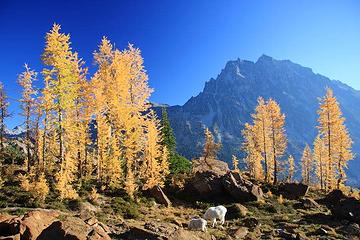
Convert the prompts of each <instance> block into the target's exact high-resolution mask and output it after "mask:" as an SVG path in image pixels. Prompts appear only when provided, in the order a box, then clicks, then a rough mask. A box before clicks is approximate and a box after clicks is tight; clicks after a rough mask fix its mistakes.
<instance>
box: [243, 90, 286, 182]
mask: <svg viewBox="0 0 360 240" xmlns="http://www.w3.org/2000/svg"><path fill="white" fill-rule="evenodd" d="M252 119H253V125H250V124H245V128H244V130H243V131H242V135H243V137H244V142H243V146H242V148H243V150H245V152H246V155H247V156H246V159H245V161H246V162H247V163H248V166H250V172H254V171H256V174H257V175H258V176H262V174H261V173H262V165H263V166H264V175H265V181H266V182H273V183H274V184H276V183H277V181H278V179H279V172H282V170H283V169H282V167H283V166H284V162H282V161H280V160H281V157H282V156H283V155H284V153H285V150H286V147H287V138H286V134H285V128H284V125H285V115H284V114H282V113H281V110H280V106H279V104H277V102H276V101H274V100H273V99H269V100H268V101H265V100H264V99H263V98H262V97H260V98H258V104H257V106H256V108H255V113H254V114H252ZM262 161H263V162H264V164H262ZM253 175H254V174H253Z"/></svg>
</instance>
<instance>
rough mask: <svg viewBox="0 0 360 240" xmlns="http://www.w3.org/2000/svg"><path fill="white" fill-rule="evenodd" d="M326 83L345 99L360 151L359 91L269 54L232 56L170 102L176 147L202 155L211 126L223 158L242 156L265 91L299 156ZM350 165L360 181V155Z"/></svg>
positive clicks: (351, 173)
mask: <svg viewBox="0 0 360 240" xmlns="http://www.w3.org/2000/svg"><path fill="white" fill-rule="evenodd" d="M326 87H330V88H332V89H333V90H334V93H335V95H336V97H337V99H338V101H339V102H340V104H341V108H342V111H343V113H344V116H345V117H346V125H347V126H348V128H349V131H350V133H351V136H352V138H353V140H354V152H355V153H356V154H357V155H358V156H360V91H357V90H354V89H353V88H351V87H349V86H347V85H345V84H343V83H341V82H339V81H333V80H330V79H329V78H327V77H324V76H322V75H320V74H315V73H314V72H313V71H312V70H311V69H310V68H306V67H303V66H301V65H299V64H295V63H293V62H291V61H288V60H276V59H273V58H271V57H269V56H265V55H263V56H261V57H260V58H259V59H258V60H257V61H256V62H251V61H246V60H240V59H237V60H235V61H229V62H228V63H227V64H226V65H225V68H224V69H223V70H222V71H221V72H220V74H219V75H218V76H217V78H216V79H213V78H212V79H210V80H209V81H208V82H206V83H205V87H204V90H203V91H202V92H201V93H199V95H197V96H196V97H192V98H190V99H189V100H188V101H187V102H186V103H185V104H184V105H183V106H171V107H169V110H168V111H169V116H170V120H171V124H172V127H173V128H174V131H175V135H176V139H177V143H178V151H179V152H180V153H181V154H183V155H184V156H186V157H188V158H193V157H198V156H199V155H200V154H201V151H202V144H203V140H204V134H203V133H204V128H205V127H209V128H210V129H211V131H212V132H213V133H214V135H215V136H216V139H217V140H218V141H221V142H222V144H223V148H222V150H221V152H220V154H219V159H222V160H224V161H228V162H230V160H231V155H232V154H237V155H238V156H241V152H240V149H239V148H240V144H241V141H242V138H241V130H242V129H243V126H244V124H245V123H246V122H249V121H250V120H251V119H250V117H251V114H252V113H253V111H254V108H255V106H256V103H257V98H258V97H259V96H262V97H264V98H273V99H275V100H276V101H277V102H279V104H280V106H281V109H282V111H283V112H284V113H285V114H286V131H287V135H288V138H289V149H288V152H289V153H291V154H293V155H294V156H295V158H296V160H297V161H299V159H300V154H301V152H302V150H303V147H304V146H305V144H306V143H308V144H312V142H313V140H314V138H315V136H316V133H317V130H316V125H317V121H316V120H317V114H316V111H317V109H318V105H319V103H318V98H319V97H321V96H323V95H324V94H325V89H326ZM349 165H350V170H349V173H348V174H349V178H350V181H352V183H353V184H357V182H360V181H359V180H358V179H357V176H356V174H355V173H356V172H358V171H359V170H360V161H359V162H358V161H357V160H353V161H351V162H350V163H349Z"/></svg>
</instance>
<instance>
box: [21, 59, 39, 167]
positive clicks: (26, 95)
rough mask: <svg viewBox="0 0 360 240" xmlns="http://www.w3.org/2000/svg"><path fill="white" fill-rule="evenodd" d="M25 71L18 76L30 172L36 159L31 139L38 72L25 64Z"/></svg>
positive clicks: (27, 163) (26, 162)
mask: <svg viewBox="0 0 360 240" xmlns="http://www.w3.org/2000/svg"><path fill="white" fill-rule="evenodd" d="M24 67H25V71H24V72H22V73H21V74H20V75H19V77H18V80H17V82H18V84H19V85H20V86H21V88H22V93H21V99H20V105H21V110H22V113H21V115H22V116H23V117H24V118H25V145H26V158H25V164H26V167H27V171H28V172H30V167H31V166H33V165H34V161H35V159H33V157H32V154H31V152H32V149H31V145H32V143H31V141H32V137H33V136H31V132H32V130H33V129H32V127H33V119H32V117H33V114H34V107H35V98H34V97H35V94H36V93H37V91H36V90H35V89H34V88H33V82H34V81H35V80H36V76H37V73H36V72H35V71H33V70H31V69H30V68H29V66H28V65H27V64H25V66H24Z"/></svg>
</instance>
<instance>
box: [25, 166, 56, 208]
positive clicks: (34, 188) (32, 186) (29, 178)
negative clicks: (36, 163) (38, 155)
mask: <svg viewBox="0 0 360 240" xmlns="http://www.w3.org/2000/svg"><path fill="white" fill-rule="evenodd" d="M36 174H37V175H38V176H37V175H36ZM19 181H20V187H21V188H22V189H23V190H24V191H27V192H29V193H31V195H32V196H33V197H34V198H36V199H37V200H38V201H39V202H42V203H43V202H44V201H45V198H46V197H47V195H48V194H49V191H50V190H49V186H48V183H47V181H46V178H45V174H44V173H38V172H36V171H35V168H34V167H32V168H31V169H30V172H29V173H28V174H26V175H20V176H19Z"/></svg>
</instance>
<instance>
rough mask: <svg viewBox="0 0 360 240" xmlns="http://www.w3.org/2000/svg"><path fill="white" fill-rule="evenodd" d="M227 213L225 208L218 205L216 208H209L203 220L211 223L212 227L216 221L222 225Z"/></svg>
mask: <svg viewBox="0 0 360 240" xmlns="http://www.w3.org/2000/svg"><path fill="white" fill-rule="evenodd" d="M226 212H227V209H226V207H224V206H222V205H220V206H216V207H210V208H209V209H208V210H206V212H205V214H204V218H205V219H206V220H209V221H211V222H212V227H214V226H215V224H216V219H219V220H220V224H221V225H222V224H224V222H225V214H226Z"/></svg>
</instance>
